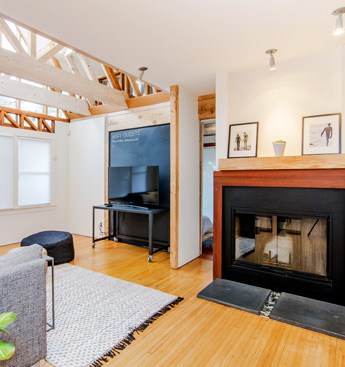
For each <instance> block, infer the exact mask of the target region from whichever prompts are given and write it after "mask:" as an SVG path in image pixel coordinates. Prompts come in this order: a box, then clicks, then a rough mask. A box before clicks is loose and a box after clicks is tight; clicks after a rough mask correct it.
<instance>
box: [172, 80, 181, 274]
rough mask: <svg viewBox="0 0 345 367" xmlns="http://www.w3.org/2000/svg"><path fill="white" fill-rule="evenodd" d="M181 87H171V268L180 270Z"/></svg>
mask: <svg viewBox="0 0 345 367" xmlns="http://www.w3.org/2000/svg"><path fill="white" fill-rule="evenodd" d="M179 134H180V124H179V87H178V86H177V85H173V86H171V87H170V266H171V267H172V268H173V269H177V268H178V251H179V157H180V155H179Z"/></svg>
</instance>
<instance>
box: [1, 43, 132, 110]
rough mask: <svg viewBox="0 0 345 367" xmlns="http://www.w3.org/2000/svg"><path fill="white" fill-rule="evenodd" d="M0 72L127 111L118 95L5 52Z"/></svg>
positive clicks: (89, 81)
mask: <svg viewBox="0 0 345 367" xmlns="http://www.w3.org/2000/svg"><path fill="white" fill-rule="evenodd" d="M0 72H2V73H5V74H8V75H14V76H16V77H18V78H23V79H27V80H31V81H33V82H36V83H41V84H43V85H47V86H49V87H53V88H56V89H60V90H63V91H67V92H70V93H75V94H78V95H81V96H84V97H86V98H89V99H91V100H96V101H101V102H103V103H105V104H110V105H114V106H120V107H122V108H123V109H127V104H126V101H125V97H124V95H123V93H122V92H121V91H118V90H115V89H111V88H108V87H106V86H104V85H102V84H101V83H98V82H93V81H91V80H88V79H86V78H84V77H82V76H80V75H76V74H71V73H68V72H66V71H63V70H61V69H57V68H56V67H54V66H52V65H49V64H47V63H42V62H39V61H37V60H33V59H31V58H30V57H27V56H22V55H19V54H16V53H14V52H11V51H8V50H5V49H0Z"/></svg>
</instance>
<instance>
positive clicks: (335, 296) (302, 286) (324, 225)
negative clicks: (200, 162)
mask: <svg viewBox="0 0 345 367" xmlns="http://www.w3.org/2000/svg"><path fill="white" fill-rule="evenodd" d="M324 171H326V170H308V171H305V170H299V171H297V170H296V171H293V170H290V171H283V170H277V171H271V172H268V171H242V172H238V171H237V172H233V171H222V172H216V173H215V244H214V246H215V248H214V276H215V278H216V277H219V278H225V279H230V280H235V281H239V282H243V283H247V284H252V285H257V286H260V287H264V288H270V289H272V290H275V291H285V292H289V293H293V294H299V295H303V296H306V297H310V298H316V299H320V300H324V301H327V302H332V303H337V304H342V305H345V291H344V288H345V187H344V188H340V187H336V188H333V187H332V186H334V183H332V182H331V180H330V178H331V177H332V175H333V173H334V172H335V174H336V175H337V176H338V175H342V177H343V178H342V180H337V183H336V184H335V185H336V186H342V185H344V186H345V170H333V171H332V172H333V173H332V172H331V171H329V170H328V171H327V173H326V172H324ZM323 175H328V181H324V183H323V184H320V181H321V178H322V177H323ZM303 177H305V180H303ZM246 178H247V179H248V180H246ZM312 178H313V179H312ZM311 179H312V180H311ZM305 186H308V187H305ZM313 186H314V187H313ZM219 221H220V222H219Z"/></svg>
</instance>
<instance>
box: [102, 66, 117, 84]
mask: <svg viewBox="0 0 345 367" xmlns="http://www.w3.org/2000/svg"><path fill="white" fill-rule="evenodd" d="M103 69H104V72H105V75H106V76H107V79H108V80H109V83H110V85H111V86H112V87H113V88H114V89H118V90H121V86H120V84H119V81H118V80H117V77H116V75H115V72H114V69H113V68H111V67H109V66H107V65H103Z"/></svg>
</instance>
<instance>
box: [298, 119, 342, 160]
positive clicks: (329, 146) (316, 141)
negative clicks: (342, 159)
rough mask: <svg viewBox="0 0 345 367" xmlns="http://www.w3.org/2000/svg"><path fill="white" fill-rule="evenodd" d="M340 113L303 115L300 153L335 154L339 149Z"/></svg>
mask: <svg viewBox="0 0 345 367" xmlns="http://www.w3.org/2000/svg"><path fill="white" fill-rule="evenodd" d="M340 132H341V113H331V114H328V115H315V116H305V117H303V126H302V154H303V155H307V154H337V153H340V151H341V143H340V138H341V134H340Z"/></svg>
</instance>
